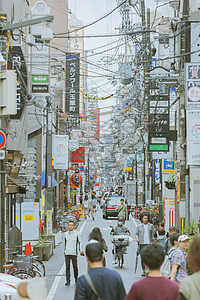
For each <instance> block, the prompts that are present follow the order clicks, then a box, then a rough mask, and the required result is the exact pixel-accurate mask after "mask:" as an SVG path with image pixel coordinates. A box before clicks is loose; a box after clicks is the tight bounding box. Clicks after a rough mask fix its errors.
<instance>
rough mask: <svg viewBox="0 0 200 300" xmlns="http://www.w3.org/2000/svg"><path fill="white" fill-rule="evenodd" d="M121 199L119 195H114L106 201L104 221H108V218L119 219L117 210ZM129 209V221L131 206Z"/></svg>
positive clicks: (104, 204) (103, 207)
mask: <svg viewBox="0 0 200 300" xmlns="http://www.w3.org/2000/svg"><path fill="white" fill-rule="evenodd" d="M121 199H122V196H119V195H112V196H110V197H108V198H106V200H105V201H104V203H103V204H102V209H103V218H104V219H107V218H108V217H117V215H118V212H117V211H116V210H115V209H116V207H117V205H118V204H120V200H121ZM125 202H126V201H125ZM127 209H128V219H129V215H130V212H131V207H130V206H129V205H127Z"/></svg>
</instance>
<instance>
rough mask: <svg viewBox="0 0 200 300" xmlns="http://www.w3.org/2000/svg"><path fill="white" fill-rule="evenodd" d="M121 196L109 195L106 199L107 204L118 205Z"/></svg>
mask: <svg viewBox="0 0 200 300" xmlns="http://www.w3.org/2000/svg"><path fill="white" fill-rule="evenodd" d="M120 199H121V197H110V198H108V199H107V200H106V203H107V204H108V205H118V204H119V203H120Z"/></svg>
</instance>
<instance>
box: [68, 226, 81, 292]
mask: <svg viewBox="0 0 200 300" xmlns="http://www.w3.org/2000/svg"><path fill="white" fill-rule="evenodd" d="M74 227H75V224H74V222H73V221H69V222H68V231H67V232H65V233H64V241H65V264H66V283H65V285H67V286H69V285H70V260H72V265H73V269H74V278H75V282H76V281H77V278H78V266H77V255H78V246H79V252H80V254H82V252H83V251H81V240H80V236H79V233H78V231H76V230H74Z"/></svg>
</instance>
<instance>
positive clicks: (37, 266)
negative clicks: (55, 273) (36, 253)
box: [33, 258, 45, 277]
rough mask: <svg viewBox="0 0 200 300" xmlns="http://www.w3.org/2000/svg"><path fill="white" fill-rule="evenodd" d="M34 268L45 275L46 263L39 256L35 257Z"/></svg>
mask: <svg viewBox="0 0 200 300" xmlns="http://www.w3.org/2000/svg"><path fill="white" fill-rule="evenodd" d="M33 269H34V270H35V271H37V272H40V273H41V274H42V276H43V277H44V276H45V265H44V264H43V262H41V261H40V260H39V259H37V258H33Z"/></svg>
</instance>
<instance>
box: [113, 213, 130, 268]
mask: <svg viewBox="0 0 200 300" xmlns="http://www.w3.org/2000/svg"><path fill="white" fill-rule="evenodd" d="M123 221H124V219H123V218H122V217H118V220H117V225H116V226H114V227H112V230H111V232H110V234H111V235H120V234H122V235H124V234H127V235H130V231H129V230H128V228H127V227H126V226H124V225H123ZM124 248H125V253H127V248H126V247H124ZM112 253H113V255H114V253H115V249H113V250H112ZM116 263H117V262H116V257H115V255H114V261H113V264H116Z"/></svg>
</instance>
